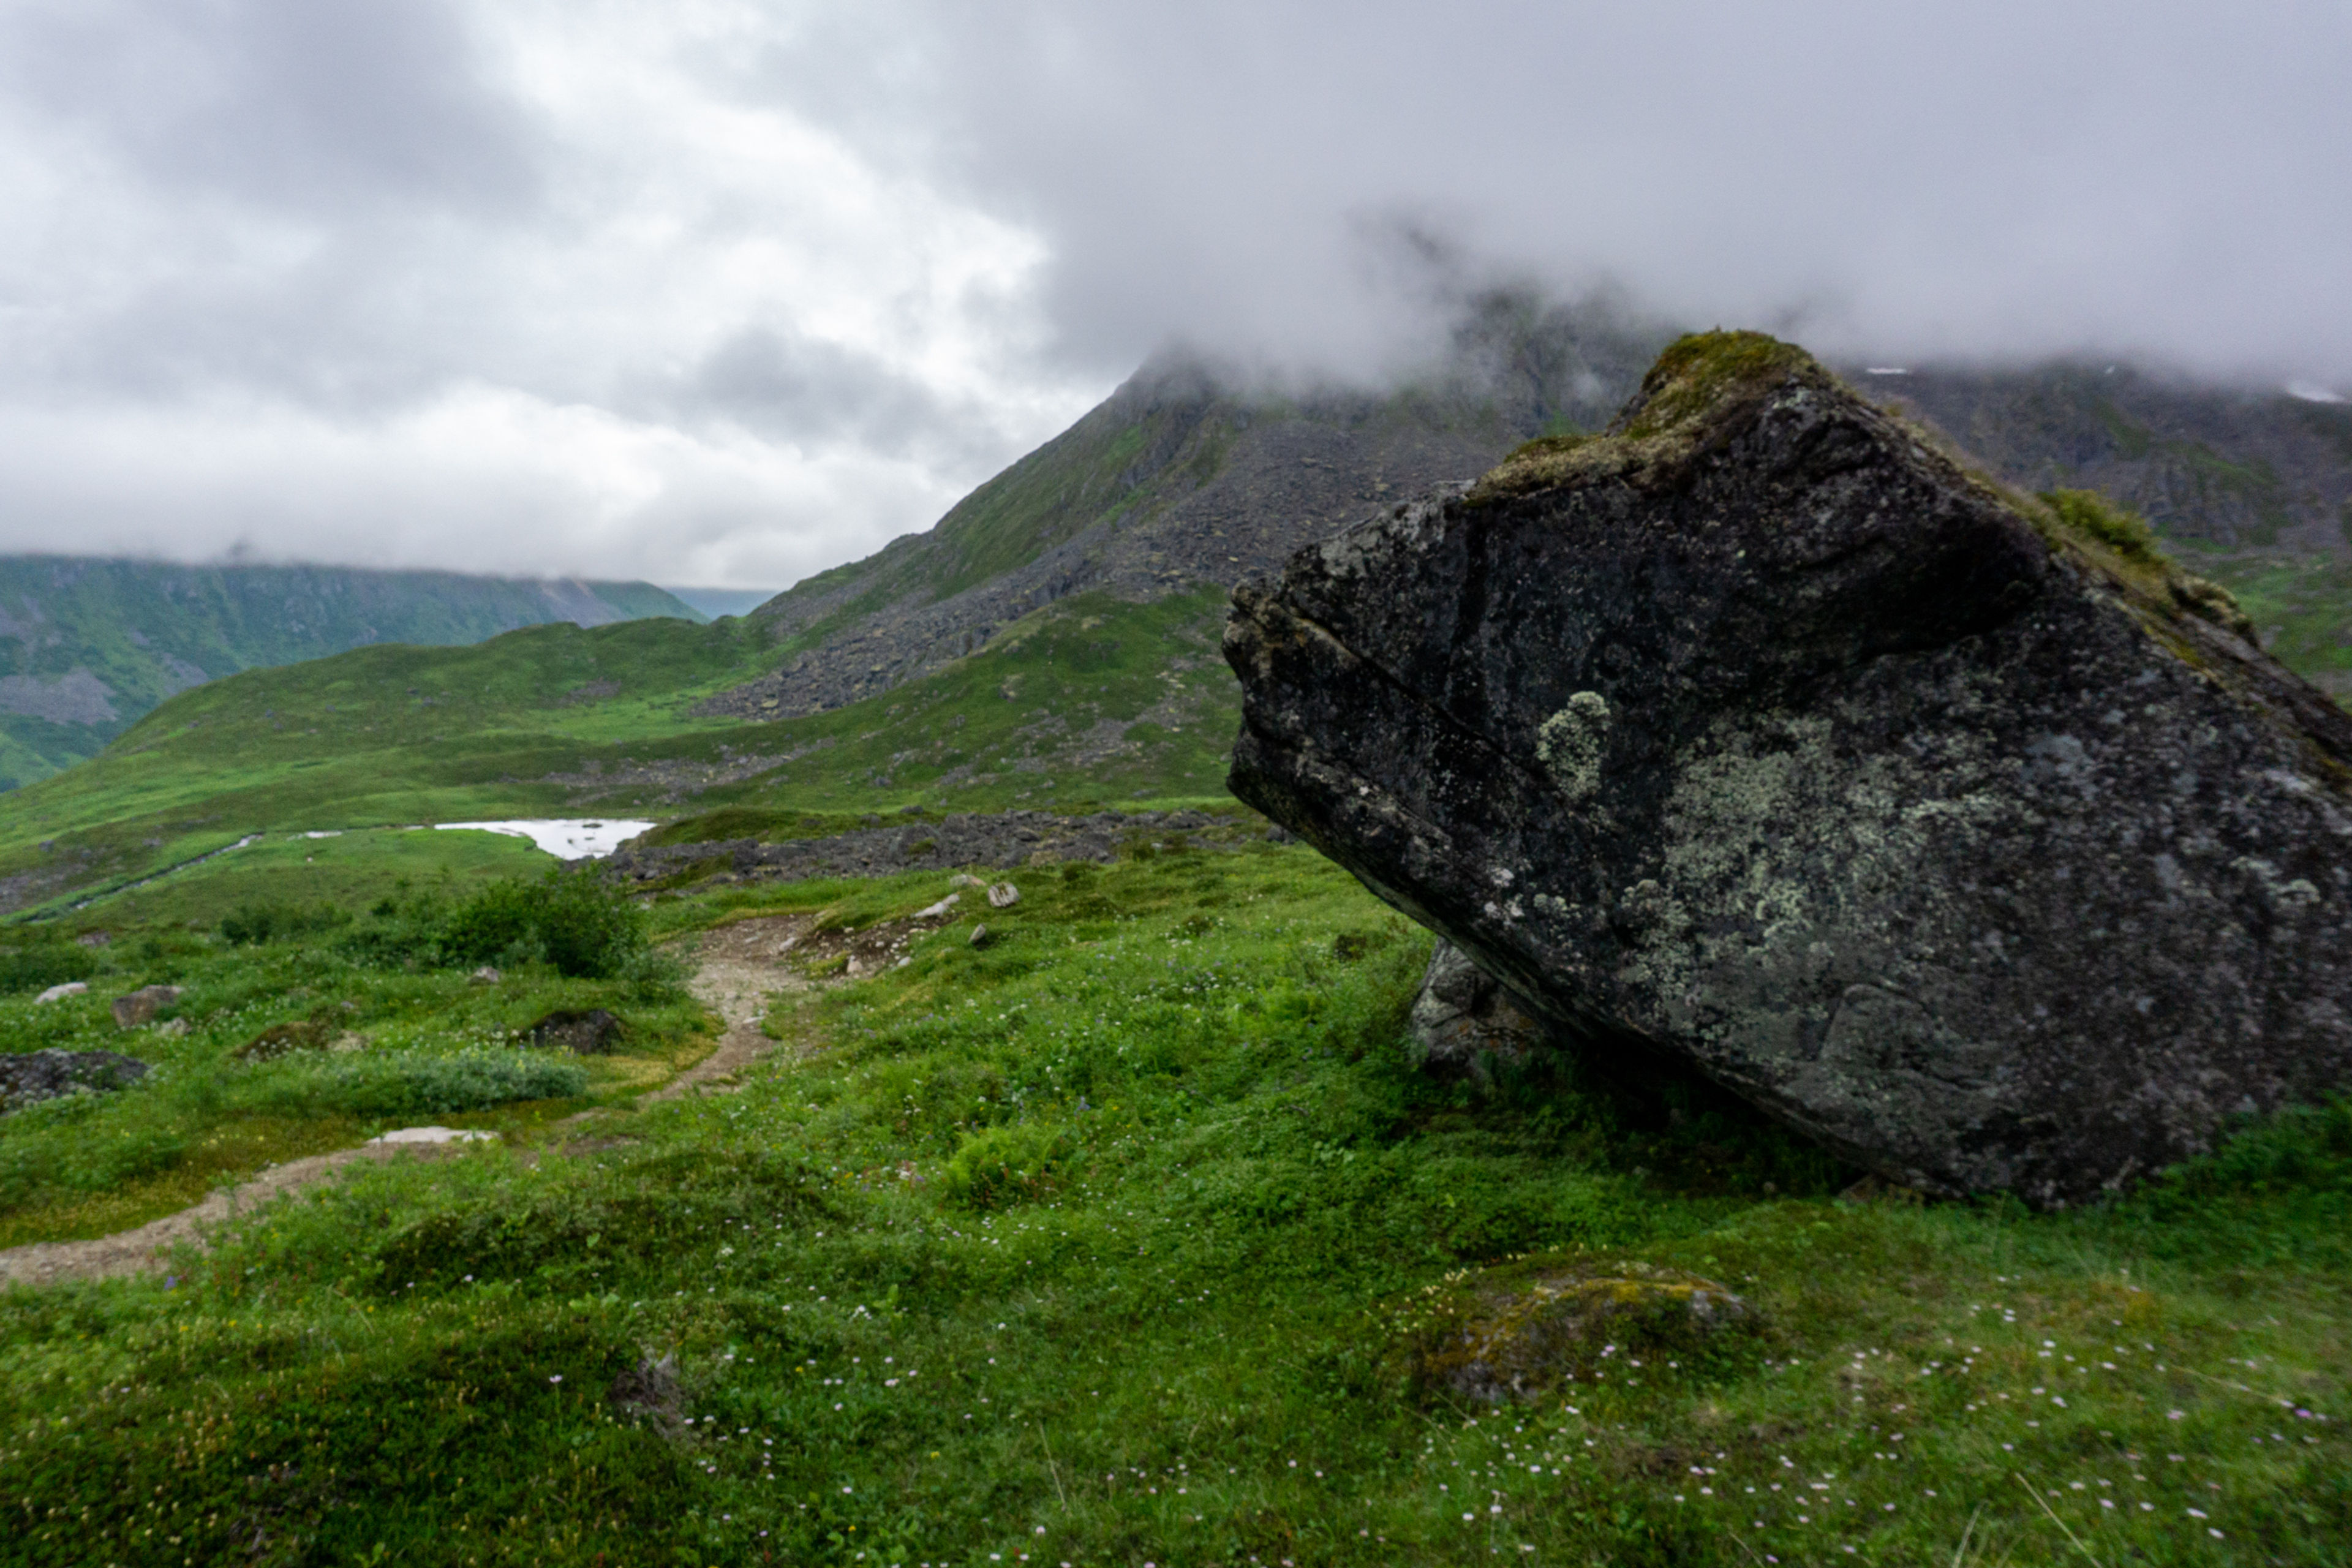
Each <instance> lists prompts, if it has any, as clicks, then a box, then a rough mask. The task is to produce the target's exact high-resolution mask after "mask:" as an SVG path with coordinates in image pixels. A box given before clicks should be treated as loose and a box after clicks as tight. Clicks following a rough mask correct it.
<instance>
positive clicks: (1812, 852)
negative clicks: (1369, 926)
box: [1225, 333, 2352, 1205]
mask: <svg viewBox="0 0 2352 1568" xmlns="http://www.w3.org/2000/svg"><path fill="white" fill-rule="evenodd" d="M2243 625H2244V623H2243V618H2242V616H2238V615H2237V614H2236V612H2235V609H2234V606H2232V605H2230V603H2229V602H2228V600H2227V598H2226V595H2220V594H2219V593H2218V591H2215V590H2212V589H2211V588H2210V584H2200V583H2198V582H2196V581H2195V580H2194V579H2189V578H2186V577H2184V576H2182V575H2181V574H2178V573H2177V572H2174V571H2172V570H2171V569H2170V568H2168V566H2167V565H2166V564H2165V563H2163V562H2162V561H2161V559H2160V558H2158V557H2157V556H2155V555H2154V554H2153V552H2151V551H2148V550H2147V549H2146V548H2145V547H2144V546H2143V544H2142V543H2141V542H2139V541H2137V540H2136V539H2134V538H2133V537H2132V535H2131V532H2130V530H2129V527H2128V525H2127V524H2116V522H2115V520H2113V519H2112V518H2107V519H2105V520H2104V521H2102V519H2100V518H2098V517H2093V518H2092V520H2091V521H2090V522H2088V523H2086V522H2085V521H2084V519H2083V518H2082V517H2081V516H2078V515H2075V514H2073V513H2069V512H2067V511H2066V510H2063V509H2060V508H2053V507H2047V506H2044V505H2043V503H2041V502H2038V501H2034V500H2030V499H2026V498H2021V497H2016V496H2011V495H2008V494H2006V493H2004V492H2001V491H1999V490H1997V489H1995V488H1993V487H1992V486H1991V485H1990V484H1989V483H1987V482H1985V481H1982V480H1980V479H1977V478H1975V477H1973V476H1971V475H1969V474H1968V473H1967V472H1965V471H1963V470H1962V469H1961V468H1958V466H1956V465H1955V464H1954V463H1953V462H1952V461H1950V460H1948V458H1946V457H1945V456H1943V455H1941V454H1940V453H1939V452H1938V451H1937V450H1936V449H1935V447H1934V446H1933V438H1932V437H1928V436H1927V434H1926V433H1925V432H1923V431H1920V430H1917V429H1916V428H1914V427H1911V426H1906V425H1905V424H1903V423H1901V422H1899V421H1897V420H1895V419H1893V418H1890V417H1889V416H1886V415H1885V414H1883V413H1881V412H1880V411H1878V410H1876V409H1874V408H1872V407H1870V406H1868V405H1865V404H1864V403H1862V402H1860V401H1859V400H1857V399H1855V398H1854V397H1853V396H1852V395H1850V394H1849V393H1847V392H1846V391H1845V390H1844V388H1843V386H1841V385H1840V384H1838V383H1837V382H1836V381H1835V380H1834V379H1833V378H1832V377H1830V376H1829V375H1828V374H1826V373H1824V372H1823V371H1822V370H1821V368H1820V367H1819V366H1817V365H1816V364H1814V363H1813V362H1812V361H1811V360H1810V359H1809V358H1807V357H1806V356H1804V355H1803V354H1802V353H1801V352H1800V351H1796V350H1793V349H1790V348H1788V347H1787V346H1786V345H1782V344H1778V343H1774V342H1771V340H1769V339H1765V338H1759V337H1757V336H1755V335H1753V334H1745V333H1733V334H1721V333H1718V334H1708V335H1707V336H1706V337H1702V338H1696V339H1686V340H1685V341H1684V342H1680V343H1677V344H1676V345H1675V347H1674V348H1672V349H1670V350H1668V352H1667V353H1666V355H1665V356H1664V358H1662V359H1661V360H1660V361H1659V363H1658V364H1657V366H1656V367H1655V368H1654V369H1653V370H1652V372H1651V373H1650V375H1649V377H1648V379H1647V380H1645V382H1644V383H1643V390H1642V392H1641V393H1640V394H1638V395H1636V397H1635V398H1634V400H1633V402H1632V403H1631V404H1629V405H1627V408H1626V410H1625V412H1624V413H1623V414H1622V415H1621V416H1619V418H1618V421H1617V423H1616V424H1615V425H1613V426H1612V427H1611V431H1610V433H1609V435H1607V436H1606V437H1599V438H1591V439H1577V438H1570V439H1567V440H1560V441H1554V442H1549V443H1535V444H1532V445H1531V447H1528V448H1523V449H1522V452H1521V453H1519V454H1515V455H1514V457H1513V458H1512V459H1510V460H1509V461H1507V462H1506V464H1505V465H1504V466H1503V467H1502V468H1498V469H1496V471H1495V472H1494V473H1492V474H1490V475H1488V476H1487V477H1486V479H1483V480H1481V481H1480V482H1479V484H1478V485H1477V486H1476V487H1475V488H1473V489H1470V490H1468V491H1467V492H1454V493H1451V494H1444V495H1441V496H1438V497H1436V498H1435V499H1432V500H1424V501H1422V502H1419V503H1416V504H1413V505H1410V506H1405V507H1400V508H1398V509H1396V510H1394V511H1393V512H1392V513H1391V514H1389V515H1387V516H1385V517H1381V518H1379V519H1376V520H1375V521H1370V522H1368V523H1365V524H1363V525H1360V526H1359V527H1357V528H1355V529H1353V530H1351V531H1349V532H1347V533H1344V534H1342V535H1340V536H1339V537H1338V538H1336V539H1334V540H1332V541H1330V542H1326V543H1323V544H1320V545H1317V546H1312V547H1310V548H1307V549H1306V550H1303V551H1301V552H1299V553H1298V554H1297V556H1295V557H1293V559H1292V560H1291V562H1290V563H1289V565H1288V567H1287V569H1286V572H1285V574H1284V575H1283V576H1282V577H1281V579H1280V580H1279V581H1278V582H1277V583H1276V584H1270V585H1245V586H1244V588H1242V589H1240V590H1237V591H1236V592H1235V595H1234V614H1233V617H1232V620H1231V623H1230V624H1229V626H1228V627H1227V630H1226V638H1225V651H1226V657H1227V658H1228V659H1229V661H1230V662H1231V663H1232V664H1233V666H1234V669H1235V671H1236V672H1237V673H1238V674H1239V675H1240V677H1241V681H1242V685H1243V689H1244V721H1243V730H1242V734H1241V736H1240V739H1239V741H1238V742H1237V743H1236V746H1235V749H1234V768H1233V776H1232V781H1231V782H1232V785H1233V788H1234V793H1235V794H1236V795H1240V796H1241V797H1242V798H1243V799H1244V800H1246V801H1248V802H1250V803H1251V804H1253V805H1256V806H1257V807H1259V809H1261V810H1263V811H1265V813H1266V814H1267V815H1268V816H1272V817H1273V818H1275V820H1276V821H1278V822H1281V823H1283V824H1285V825H1286V826H1289V827H1291V828H1293V829H1295V830H1296V831H1297V832H1298V833H1299V834H1300V835H1301V836H1303V837H1306V838H1307V839H1308V840H1309V841H1310V842H1312V843H1313V844H1315V845H1316V846H1317V847H1318V848H1320V849H1321V850H1323V851H1324V852H1325V853H1326V854H1328V855H1329V856H1331V857H1332V858H1334V859H1336V860H1338V861H1339V862H1340V863H1341V864H1343V865H1345V866H1347V867H1348V868H1349V869H1350V870H1352V871H1354V872H1355V873H1356V874H1357V875H1358V876H1359V877H1360V878H1361V879H1363V880H1364V882H1365V883H1366V884H1367V885H1368V886H1369V887H1370V888H1371V889H1373V890H1374V891H1375V892H1376V893H1378V894H1379V895H1380V896H1381V897H1382V898H1384V899H1386V900H1388V901H1389V902H1391V904H1393V905H1395V906H1396V907H1397V908H1398V909H1400V910H1403V911H1405V912H1406V913H1407V914H1409V915H1411V916H1412V917H1413V918H1415V919H1417V920H1419V921H1422V922H1423V923H1424V924H1426V925H1429V926H1430V927H1432V928H1433V929H1434V930H1436V931H1438V932H1439V933H1440V934H1441V935H1443V936H1444V937H1445V938H1447V939H1448V940H1449V941H1451V942H1454V943H1455V944H1457V945H1458V946H1459V947H1461V948H1462V949H1463V951H1464V952H1466V953H1467V954H1469V955H1470V956H1471V958H1472V959H1473V960H1475V963H1477V965H1478V966H1479V967H1480V968H1481V969H1482V970H1484V971H1485V972H1486V973H1488V974H1490V975H1492V976H1494V977H1495V978H1496V979H1497V980H1499V981H1500V982H1502V983H1503V984H1505V985H1506V986H1507V988H1508V990H1509V991H1510V992H1511V993H1512V994H1514V995H1516V996H1517V997H1519V998H1522V999H1524V1000H1525V1001H1526V1002H1527V1004H1528V1005H1529V1006H1530V1007H1532V1008H1533V1009H1534V1010H1536V1011H1537V1012H1538V1014H1539V1015H1540V1016H1541V1018H1542V1020H1543V1021H1544V1022H1545V1023H1546V1024H1547V1025H1549V1026H1550V1032H1551V1034H1552V1036H1553V1037H1555V1038H1557V1039H1559V1040H1562V1041H1565V1042H1569V1043H1570V1045H1571V1047H1572V1048H1576V1049H1580V1050H1581V1051H1585V1052H1588V1053H1595V1054H1597V1055H1599V1056H1600V1057H1601V1058H1604V1060H1605V1061H1612V1062H1614V1063H1616V1064H1617V1065H1620V1066H1623V1065H1626V1064H1637V1063H1640V1062H1643V1061H1654V1060H1655V1059H1656V1055H1655V1053H1664V1055H1665V1056H1667V1057H1669V1058H1681V1059H1682V1060H1683V1061H1685V1062H1686V1063H1688V1064H1689V1065H1691V1066H1692V1067H1695V1068H1697V1069H1698V1070H1699V1071H1700V1072H1702V1073H1704V1074H1705V1075H1706V1076H1707V1077H1708V1078H1711V1079H1714V1080H1716V1081H1717V1082H1718V1083H1720V1084H1722V1085H1724V1086H1725V1087H1727V1088H1728V1089H1731V1090H1733V1091H1734V1092H1736V1093H1738V1094H1739V1095H1741V1096H1743V1097H1745V1098H1746V1099H1748V1100H1750V1101H1751V1102H1753V1103H1755V1104H1756V1105H1758V1106H1759V1107H1761V1108H1763V1109H1764V1110H1767V1111H1769V1112H1770V1113H1771V1114H1773V1115H1775V1116H1777V1117H1779V1118H1780V1119H1781V1120H1783V1121H1786V1122H1788V1123H1790V1125H1792V1126H1794V1127H1796V1128H1798V1129H1800V1130H1801V1131H1805V1132H1807V1133H1810V1134H1811V1135H1812V1136H1813V1137H1815V1138H1817V1139H1819V1140H1820V1141H1822V1142H1823V1143H1825V1144H1827V1145H1828V1146H1830V1147H1831V1148H1832V1149H1833V1150H1835V1151H1836V1152H1839V1153H1841V1154H1843V1155H1844V1156H1845V1157H1847V1158H1849V1159H1851V1160H1853V1161H1855V1162H1856V1163H1861V1164H1863V1165H1865V1166H1868V1167H1870V1168H1872V1169H1874V1170H1875V1171H1877V1172H1879V1173H1883V1174H1884V1175H1885V1176H1887V1177H1888V1178H1890V1179H1892V1180H1895V1181H1898V1182H1901V1183H1904V1184H1908V1185H1912V1186H1917V1187H1921V1188H1925V1189H1927V1190H1930V1191H1937V1192H1945V1193H1957V1192H1969V1191H1982V1190H1991V1189H2005V1190H2010V1191H2013V1192H2016V1193H2018V1194H2021V1195H2022V1196H2024V1197H2025V1198H2027V1199H2028V1200H2029V1201H2031V1202H2034V1203H2037V1204H2043V1205H2058V1204H2064V1203H2069V1202H2076V1201H2080V1200H2083V1199H2085V1198H2088V1197H2092V1196H2095V1195H2096V1194H2099V1193H2101V1192H2103V1191H2106V1190H2110V1189H2113V1188H2115V1187H2116V1186H2117V1185H2118V1184H2123V1183H2125V1182H2126V1181H2128V1180H2130V1179H2131V1178H2132V1177H2133V1176H2135V1175H2137V1174H2140V1173H2146V1172H2148V1171H2150V1170H2152V1169H2155V1168H2158V1167H2160V1166H2162V1165H2164V1164H2167V1163H2171V1162H2174V1161H2177V1160H2179V1159H2180V1158H2182V1157H2184V1156H2187V1155H2189V1154H2192V1153H2194V1152H2199V1151H2200V1150H2202V1149H2204V1148H2206V1147H2209V1146H2210V1143H2211V1142H2212V1140H2213V1139H2214V1137H2215V1135H2216V1134H2217V1133H2218V1132H2220V1131H2221V1130H2222V1129H2223V1127H2224V1125H2225V1123H2226V1122H2227V1121H2228V1120H2229V1118H2230V1117H2231V1115H2232V1114H2233V1113H2237V1112H2242V1111H2256V1110H2269V1109H2271V1108H2273V1107H2275V1106H2278V1105H2280V1104H2282V1103H2284V1102H2287V1101H2291V1100H2302V1099H2308V1098H2311V1097H2314V1096H2316V1095H2319V1094H2321V1093H2323V1092H2325V1091H2326V1090H2328V1089H2333V1088H2336V1087H2339V1086H2342V1085H2344V1084H2346V1083H2347V1081H2352V966H2347V965H2346V964H2345V963H2343V962H2342V955H2343V954H2344V953H2345V952H2347V944H2352V809H2347V789H2352V767H2347V763H2352V719H2347V716H2346V715H2345V714H2344V713H2343V712H2342V711H2341V710H2338V709H2337V708H2336V706H2335V705H2334V704H2333V703H2331V702H2328V701H2327V700H2326V699H2325V698H2323V697H2322V696H2321V695H2320V694H2319V693H2318V692H2316V691H2315V690H2314V689H2312V688H2311V687H2309V686H2308V685H2306V684H2305V683H2304V682H2303V681H2301V680H2300V679H2297V678H2295V677H2294V676H2293V675H2291V674H2289V673H2288V672H2287V671H2285V670H2284V668H2281V667H2279V666H2278V665H2277V664H2275V663H2273V661H2272V660H2270V659H2269V658H2266V657H2265V656H2264V655H2263V654H2262V653H2261V652H2260V651H2259V649H2257V648H2256V647H2253V646H2252V645H2251V644H2250V643H2248V642H2246V641H2245V640H2244V639H2243V637H2242V636H2241V635H2240V630H2239V628H2242V626H2243Z"/></svg>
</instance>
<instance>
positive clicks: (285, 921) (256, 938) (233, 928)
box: [220, 900, 352, 947]
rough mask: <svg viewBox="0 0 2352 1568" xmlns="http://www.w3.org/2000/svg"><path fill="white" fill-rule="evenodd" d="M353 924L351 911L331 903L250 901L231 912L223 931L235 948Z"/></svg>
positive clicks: (222, 924) (312, 933)
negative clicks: (338, 907)
mask: <svg viewBox="0 0 2352 1568" xmlns="http://www.w3.org/2000/svg"><path fill="white" fill-rule="evenodd" d="M351 923H352V917H351V912H350V911H349V910H340V909H337V908H336V907H335V906H334V905H332V904H329V903H323V902H322V903H318V904H295V903H273V902H268V901H266V900H247V902H245V903H242V904H239V905H237V907H236V909H234V910H230V911H229V913H228V915H227V916H226V918H225V919H224V920H222V921H221V923H220V933H221V935H222V936H223V937H224V938H226V940H227V942H228V943H229V945H230V946H231V947H258V946H260V945H261V944H262V943H264V942H284V941H286V940H288V939H289V938H291V937H298V936H311V935H315V934H317V933H318V932H320V931H336V930H339V929H341V927H343V926H347V925H349V924H351Z"/></svg>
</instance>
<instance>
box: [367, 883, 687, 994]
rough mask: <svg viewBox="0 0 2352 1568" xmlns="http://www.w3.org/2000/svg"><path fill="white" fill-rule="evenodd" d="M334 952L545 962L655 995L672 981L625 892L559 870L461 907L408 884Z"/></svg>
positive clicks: (467, 962)
mask: <svg viewBox="0 0 2352 1568" xmlns="http://www.w3.org/2000/svg"><path fill="white" fill-rule="evenodd" d="M339 946H340V947H341V951H342V952H343V953H344V954H345V955H346V956H347V957H351V958H353V959H356V960H358V961H360V962H362V963H375V964H379V965H385V966H391V965H395V964H406V965H409V966H412V967H414V966H433V967H448V966H458V967H470V966H472V965H475V964H483V963H488V964H495V965H497V966H498V967H499V968H501V969H512V968H521V967H523V966H525V965H528V964H531V963H545V964H549V965H551V967H553V969H554V970H555V971H556V973H559V974H562V975H563V976H565V977H566V978H569V979H575V980H614V979H628V980H633V981H635V982H637V983H638V984H640V985H643V986H648V987H651V988H654V989H660V988H663V987H666V986H667V985H670V984H674V983H675V979H676V976H675V975H674V973H672V972H671V970H670V969H669V968H668V967H666V966H664V965H663V964H661V963H659V962H658V961H656V959H655V958H654V957H653V954H652V943H651V941H650V938H649V937H648V935H647V931H646V917H645V911H644V910H640V909H639V908H638V907H637V904H636V900H635V897H634V896H633V895H632V894H631V892H630V890H629V889H626V888H625V887H623V886H622V885H621V884H619V883H617V882H612V881H608V880H607V879H604V877H602V876H600V875H598V874H597V873H596V872H594V871H593V870H572V869H569V868H562V867H557V868H551V869H550V870H549V871H548V872H547V873H546V874H545V875H544V876H541V877H509V878H503V879H499V880H498V881H495V882H491V883H488V885H486V886H484V887H482V888H480V889H478V890H477V891H475V892H473V893H472V894H470V895H468V896H467V897H466V898H465V899H463V900H456V899H453V898H452V896H451V895H450V893H449V892H448V890H447V889H446V888H442V887H435V888H427V889H421V890H412V889H407V888H405V887H404V888H402V889H400V891H399V893H398V894H397V895H396V896H394V897H393V898H389V899H386V900H384V901H383V902H382V903H380V904H378V905H377V906H376V907H375V909H374V910H373V911H371V920H370V921H369V923H368V924H367V925H366V926H364V927H362V929H360V930H358V931H353V932H352V933H351V935H350V936H348V937H347V938H345V939H344V940H343V941H342V942H341V943H340V944H339Z"/></svg>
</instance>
